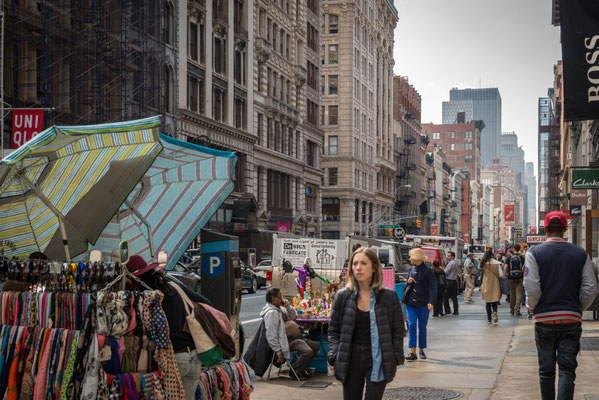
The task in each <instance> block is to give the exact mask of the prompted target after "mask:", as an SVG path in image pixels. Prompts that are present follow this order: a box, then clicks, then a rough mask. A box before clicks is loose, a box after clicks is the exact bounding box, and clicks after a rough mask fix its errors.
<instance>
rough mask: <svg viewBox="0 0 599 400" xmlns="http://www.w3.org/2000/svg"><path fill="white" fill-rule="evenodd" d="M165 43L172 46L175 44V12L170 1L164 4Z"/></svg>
mask: <svg viewBox="0 0 599 400" xmlns="http://www.w3.org/2000/svg"><path fill="white" fill-rule="evenodd" d="M164 18H165V21H164V22H165V23H164V41H165V42H166V43H168V44H170V45H174V44H175V11H174V7H173V4H172V3H171V2H170V1H165V2H164Z"/></svg>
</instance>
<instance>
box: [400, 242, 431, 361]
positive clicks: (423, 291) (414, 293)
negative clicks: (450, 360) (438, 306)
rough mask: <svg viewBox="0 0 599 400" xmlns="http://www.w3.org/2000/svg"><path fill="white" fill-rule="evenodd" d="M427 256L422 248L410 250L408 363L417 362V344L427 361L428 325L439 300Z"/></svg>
mask: <svg viewBox="0 0 599 400" xmlns="http://www.w3.org/2000/svg"><path fill="white" fill-rule="evenodd" d="M425 261H426V255H425V254H424V251H422V249H420V248H415V249H412V250H410V263H411V264H412V266H411V267H410V271H409V272H408V284H410V283H412V284H413V285H412V288H411V289H409V290H410V291H409V293H408V303H407V304H406V313H407V314H408V332H409V333H410V336H409V339H408V346H409V347H410V354H409V355H408V356H407V357H406V360H408V361H414V360H417V359H418V357H417V356H416V344H418V350H419V353H420V358H421V359H423V360H426V354H424V349H426V325H427V324H428V317H429V314H430V311H431V310H432V309H433V304H435V301H436V300H437V284H436V283H435V274H434V273H433V270H432V269H430V268H429V267H428V266H427V265H426V263H425ZM417 329H418V343H416V332H417Z"/></svg>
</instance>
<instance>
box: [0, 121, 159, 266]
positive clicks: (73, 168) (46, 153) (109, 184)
mask: <svg viewBox="0 0 599 400" xmlns="http://www.w3.org/2000/svg"><path fill="white" fill-rule="evenodd" d="M159 125H160V119H159V117H152V118H146V119H142V120H137V121H129V122H122V123H112V124H102V125H89V126H68V127H67V126H54V127H51V128H49V129H47V130H45V131H43V132H41V133H40V134H39V135H37V136H36V137H34V138H33V139H31V140H30V141H29V142H27V143H25V144H24V145H23V146H21V147H20V148H18V149H17V150H15V151H14V152H13V153H11V154H10V155H9V156H7V157H5V158H4V159H3V160H2V161H0V252H1V253H2V254H3V255H4V256H5V257H13V256H17V257H25V256H27V255H29V254H31V253H32V252H35V251H41V252H43V253H45V254H46V255H47V256H48V257H49V258H51V259H55V260H59V259H65V258H66V260H70V258H71V255H76V254H80V253H82V252H84V251H86V250H87V248H88V246H89V244H93V243H95V241H96V240H97V238H98V236H99V235H100V233H101V232H102V230H103V229H104V227H105V226H106V224H108V222H109V221H110V219H111V217H112V216H114V214H115V212H116V211H117V210H118V208H119V206H120V205H121V204H122V203H123V201H125V199H126V198H127V195H128V194H129V193H130V192H131V191H132V190H133V188H134V187H135V185H136V184H137V183H138V182H139V180H140V179H141V178H142V177H143V175H144V173H145V172H146V170H147V169H148V168H149V167H150V165H152V162H153V161H154V159H155V158H156V157H157V156H158V154H159V153H160V151H161V150H162V146H161V144H160V140H159V133H158V126H159Z"/></svg>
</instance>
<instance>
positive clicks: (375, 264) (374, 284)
mask: <svg viewBox="0 0 599 400" xmlns="http://www.w3.org/2000/svg"><path fill="white" fill-rule="evenodd" d="M360 253H364V255H365V256H366V257H368V259H369V260H370V262H371V263H372V279H371V280H370V287H371V288H377V289H381V288H382V287H383V270H382V266H381V262H380V261H379V258H378V256H377V255H376V253H375V252H374V250H372V249H371V248H369V247H360V248H358V249H356V251H354V252H353V253H352V255H351V257H350V258H349V263H348V265H347V269H348V273H347V283H346V284H345V287H346V288H348V289H351V290H354V288H355V287H357V286H358V283H357V282H356V277H355V275H354V270H353V265H354V257H355V256H356V254H360Z"/></svg>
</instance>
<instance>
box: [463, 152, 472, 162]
mask: <svg viewBox="0 0 599 400" xmlns="http://www.w3.org/2000/svg"><path fill="white" fill-rule="evenodd" d="M464 161H465V162H472V154H466V156H465V157H464Z"/></svg>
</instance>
